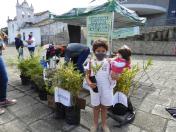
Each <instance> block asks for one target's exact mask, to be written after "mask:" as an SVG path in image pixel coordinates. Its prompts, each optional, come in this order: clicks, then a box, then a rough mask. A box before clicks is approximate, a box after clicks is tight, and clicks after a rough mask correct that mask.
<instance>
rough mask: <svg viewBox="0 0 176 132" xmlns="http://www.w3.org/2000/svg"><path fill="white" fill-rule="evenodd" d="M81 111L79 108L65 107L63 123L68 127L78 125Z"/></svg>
mask: <svg viewBox="0 0 176 132" xmlns="http://www.w3.org/2000/svg"><path fill="white" fill-rule="evenodd" d="M80 114H81V110H80V108H79V107H76V106H72V107H65V121H66V122H67V123H68V124H70V125H79V124H80Z"/></svg>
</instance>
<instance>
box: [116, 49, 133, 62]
mask: <svg viewBox="0 0 176 132" xmlns="http://www.w3.org/2000/svg"><path fill="white" fill-rule="evenodd" d="M118 53H119V54H120V55H121V56H122V58H123V59H125V60H127V61H130V56H131V49H129V48H120V49H119V50H118Z"/></svg>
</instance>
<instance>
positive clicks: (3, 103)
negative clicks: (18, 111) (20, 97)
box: [0, 99, 17, 107]
mask: <svg viewBox="0 0 176 132" xmlns="http://www.w3.org/2000/svg"><path fill="white" fill-rule="evenodd" d="M16 102H17V100H16V99H12V100H9V99H6V100H4V101H0V107H4V106H10V105H14V104H16Z"/></svg>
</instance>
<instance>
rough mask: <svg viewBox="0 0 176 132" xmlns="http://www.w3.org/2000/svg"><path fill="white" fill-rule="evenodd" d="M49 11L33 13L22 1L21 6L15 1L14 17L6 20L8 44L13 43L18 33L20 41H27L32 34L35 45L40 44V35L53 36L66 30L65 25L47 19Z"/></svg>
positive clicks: (25, 2)
mask: <svg viewBox="0 0 176 132" xmlns="http://www.w3.org/2000/svg"><path fill="white" fill-rule="evenodd" d="M49 14H50V12H49V11H44V12H40V13H34V8H33V6H32V4H31V5H29V4H28V3H27V1H26V0H24V1H23V2H22V3H21V4H20V3H19V1H18V0H17V3H16V17H15V18H14V19H9V18H8V21H7V22H8V39H9V43H13V42H14V38H15V37H16V35H17V34H18V33H20V34H21V35H22V40H27V39H28V35H29V33H32V34H33V36H34V38H35V40H36V43H37V44H41V41H42V40H41V35H44V36H45V35H55V34H57V33H59V32H62V31H64V30H66V29H67V25H66V24H64V23H61V22H55V21H53V20H50V19H49Z"/></svg>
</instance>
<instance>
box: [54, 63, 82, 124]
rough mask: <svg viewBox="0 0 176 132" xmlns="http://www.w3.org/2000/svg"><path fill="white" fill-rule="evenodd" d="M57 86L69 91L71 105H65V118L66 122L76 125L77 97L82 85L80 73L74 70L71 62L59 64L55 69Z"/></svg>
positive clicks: (77, 119) (78, 119)
mask: <svg viewBox="0 0 176 132" xmlns="http://www.w3.org/2000/svg"><path fill="white" fill-rule="evenodd" d="M56 75H57V77H56V78H57V80H58V86H59V87H60V88H63V89H65V90H67V91H69V92H70V94H71V97H72V106H70V107H65V120H66V122H67V123H68V124H71V125H78V124H79V123H80V107H79V106H78V105H77V104H78V103H77V97H78V95H79V92H80V89H81V87H82V81H83V79H82V74H81V73H80V72H79V71H78V70H75V67H74V65H73V64H72V63H68V64H67V66H65V65H61V66H60V67H59V69H58V70H57V74H56Z"/></svg>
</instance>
